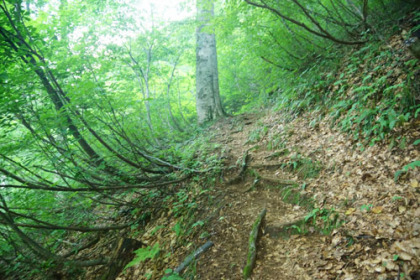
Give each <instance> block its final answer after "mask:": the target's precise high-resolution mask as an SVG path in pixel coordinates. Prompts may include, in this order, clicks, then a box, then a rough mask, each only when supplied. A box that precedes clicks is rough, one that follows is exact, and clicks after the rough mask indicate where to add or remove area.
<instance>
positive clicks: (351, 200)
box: [118, 112, 420, 279]
mask: <svg viewBox="0 0 420 280" xmlns="http://www.w3.org/2000/svg"><path fill="white" fill-rule="evenodd" d="M284 117H285V116H284V115H281V114H273V113H271V112H270V113H268V114H265V115H262V116H257V115H242V116H238V117H234V118H230V119H226V120H223V121H220V122H219V123H217V124H215V125H214V126H213V127H212V128H211V131H212V135H213V137H212V139H211V141H213V142H214V143H222V144H223V147H224V153H223V158H224V166H225V167H229V166H238V165H239V166H240V162H241V161H242V159H243V156H244V154H245V153H246V152H247V151H248V153H249V159H248V161H247V167H248V168H247V172H246V175H245V176H244V178H243V180H242V181H241V182H233V184H232V183H231V184H229V181H231V179H233V178H235V177H236V176H237V174H238V172H239V169H240V168H239V167H236V168H235V169H232V170H231V171H230V172H228V173H226V174H223V177H224V180H223V182H224V183H218V184H217V187H215V188H214V189H213V190H211V197H213V201H214V203H213V205H205V204H204V203H205V202H202V203H203V204H202V205H201V207H203V208H201V210H202V211H197V218H198V219H201V220H206V218H209V220H207V223H206V224H205V225H204V227H203V228H202V232H206V233H207V235H205V238H192V239H190V241H193V242H194V243H193V244H195V245H196V246H198V245H201V243H204V242H205V240H203V239H209V240H212V241H213V242H214V243H215V245H214V247H213V248H211V249H210V250H209V251H208V252H206V253H205V254H204V255H203V257H201V258H200V259H199V261H198V262H197V263H196V264H195V265H193V266H192V267H190V270H193V273H194V274H195V279H242V269H243V267H244V264H245V260H246V255H247V248H248V239H249V233H250V230H251V226H252V223H253V222H254V220H255V219H256V217H257V215H258V213H259V212H260V211H261V210H262V209H264V208H266V209H267V216H266V222H265V226H264V230H263V231H264V234H263V236H262V238H261V240H260V242H259V244H258V256H257V265H256V267H255V270H254V273H253V276H252V279H397V275H398V274H399V273H400V274H401V273H402V274H401V275H405V276H409V275H411V279H418V277H419V272H420V266H419V256H420V207H419V199H418V197H419V191H420V188H419V181H420V174H419V173H418V172H417V173H416V172H408V173H406V174H404V175H403V177H402V178H400V180H398V182H397V183H396V182H395V181H394V175H395V172H397V171H398V170H400V169H401V168H402V166H404V165H406V164H407V163H409V162H410V161H412V160H413V159H417V158H419V150H418V148H417V147H415V146H414V145H413V144H412V143H413V142H414V140H415V139H418V138H419V137H420V132H419V131H418V127H419V121H414V122H412V123H410V124H407V125H406V126H405V127H404V129H403V130H402V131H401V133H402V135H404V137H405V138H406V143H407V144H406V147H405V148H404V149H401V148H398V147H396V148H393V149H389V147H388V146H387V145H375V146H374V147H367V148H366V150H364V151H360V150H358V149H357V148H355V147H356V146H355V145H354V143H353V141H352V140H350V139H349V137H348V136H347V135H345V134H342V133H340V132H339V131H337V130H335V129H332V128H331V125H330V121H329V120H328V119H324V120H322V121H320V122H318V123H317V124H316V125H311V124H310V123H311V120H313V118H315V117H316V116H315V115H314V114H305V115H303V116H302V117H300V118H297V119H295V120H293V121H291V122H288V121H285V120H284ZM200 213H201V214H200ZM305 217H311V218H310V219H308V220H307V221H306V222H301V221H302V220H303V221H305ZM162 219H163V220H164V219H165V217H162ZM163 220H160V221H159V222H157V223H153V224H149V225H148V226H147V228H146V232H147V233H146V235H145V237H146V238H150V239H149V240H146V242H147V241H149V242H151V243H153V242H156V241H158V242H159V243H162V242H164V240H165V239H166V242H168V243H171V240H174V239H176V235H175V233H173V232H172V233H171V231H170V230H167V229H171V228H174V227H175V223H169V224H167V226H166V227H165V228H162V229H158V231H157V232H154V233H153V236H155V237H152V234H151V233H152V232H153V231H155V230H156V225H157V224H160V223H163V222H164V221H163ZM202 237H203V235H202ZM187 239H188V238H187ZM143 240H144V239H143ZM172 242H173V241H172ZM187 243H188V242H187ZM187 243H186V244H187ZM183 249H185V252H184V253H181V254H179V255H178V253H175V254H174V255H173V256H172V257H171V258H166V259H165V258H162V259H160V261H161V262H162V261H163V262H166V263H164V264H162V263H160V266H161V268H162V265H163V266H165V265H167V266H174V265H176V263H177V261H176V259H178V262H181V261H182V259H183V258H184V257H185V255H186V254H188V252H189V251H192V250H193V245H191V244H190V245H189V246H186V247H185V248H183ZM174 258H175V262H174ZM156 265H158V264H156V263H155V264H153V262H145V263H144V264H142V265H140V266H139V267H136V268H133V269H131V271H130V272H128V273H127V274H126V276H121V277H119V278H118V279H136V278H137V277H140V278H141V276H142V275H144V273H145V272H147V271H148V270H150V269H153V267H154V266H156ZM158 266H159V265H158ZM187 275H188V272H187ZM155 277H156V279H157V278H159V277H158V276H157V275H155ZM400 279H410V278H404V277H401V278H400Z"/></svg>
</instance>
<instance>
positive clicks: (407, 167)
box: [394, 160, 420, 182]
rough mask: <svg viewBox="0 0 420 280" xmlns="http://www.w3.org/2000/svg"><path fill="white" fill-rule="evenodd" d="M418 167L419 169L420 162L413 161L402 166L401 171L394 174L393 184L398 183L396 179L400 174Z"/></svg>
mask: <svg viewBox="0 0 420 280" xmlns="http://www.w3.org/2000/svg"><path fill="white" fill-rule="evenodd" d="M418 167H420V160H415V161H413V162H410V163H409V164H406V165H404V166H403V168H402V169H401V170H398V171H397V172H395V175H394V180H395V182H397V181H398V179H399V178H400V176H401V175H402V174H404V173H406V172H407V171H409V170H410V169H413V170H416V168H418Z"/></svg>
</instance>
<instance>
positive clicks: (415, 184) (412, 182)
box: [410, 179, 419, 188]
mask: <svg viewBox="0 0 420 280" xmlns="http://www.w3.org/2000/svg"><path fill="white" fill-rule="evenodd" d="M410 183H411V186H412V187H413V188H418V187H419V182H418V181H417V180H415V179H413V180H411V182H410Z"/></svg>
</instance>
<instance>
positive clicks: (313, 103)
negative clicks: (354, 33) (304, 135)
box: [275, 11, 420, 147]
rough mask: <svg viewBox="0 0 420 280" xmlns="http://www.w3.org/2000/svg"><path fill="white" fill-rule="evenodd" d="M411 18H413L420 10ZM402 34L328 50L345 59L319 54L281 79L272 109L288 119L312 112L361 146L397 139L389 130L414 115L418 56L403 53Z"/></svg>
mask: <svg viewBox="0 0 420 280" xmlns="http://www.w3.org/2000/svg"><path fill="white" fill-rule="evenodd" d="M414 17H415V18H414V20H419V19H420V12H419V11H417V12H415V13H414ZM395 29H399V27H398V26H396V28H395ZM403 39H404V38H402V37H401V36H399V35H394V36H392V37H390V38H389V39H387V40H386V41H384V42H382V41H380V42H378V41H373V42H370V43H366V44H365V45H362V46H360V47H354V48H353V49H351V50H344V51H343V50H341V49H338V48H336V49H331V50H330V51H331V53H332V54H334V55H333V57H340V56H342V55H344V56H345V57H346V58H344V59H343V60H338V59H326V58H325V57H323V58H319V59H318V61H317V62H318V63H316V64H314V65H313V66H312V67H310V68H308V69H307V70H306V71H304V72H303V73H301V74H300V75H298V78H293V79H292V77H290V79H284V81H282V83H283V84H280V85H279V87H280V88H282V91H281V95H280V96H278V98H277V102H276V105H275V109H276V110H282V111H286V112H287V116H288V118H290V119H293V118H295V117H296V116H298V115H299V114H302V113H304V112H307V111H308V110H312V111H317V112H319V114H320V116H321V117H322V116H323V117H326V116H328V117H329V119H330V120H331V123H332V124H333V125H335V126H337V127H339V128H340V129H341V130H342V131H344V132H346V133H348V134H350V135H351V136H352V137H353V139H354V140H355V141H357V142H358V143H360V146H361V147H363V146H365V145H374V144H375V143H377V142H380V141H383V140H389V141H390V142H393V141H395V140H401V139H396V137H397V136H395V132H396V131H398V129H399V128H401V127H403V126H404V124H405V123H407V122H410V121H411V120H412V119H416V118H418V117H419V114H420V104H419V100H418V92H419V89H420V82H419V79H418V77H419V75H420V70H419V69H420V68H419V61H418V59H415V58H414V57H413V56H411V55H410V54H409V52H408V50H407V49H406V47H405V46H404V45H403V42H402V41H403ZM340 54H341V55H340ZM290 75H291V76H295V75H296V74H295V73H293V74H290ZM316 121H317V120H313V122H311V124H312V125H315V123H316Z"/></svg>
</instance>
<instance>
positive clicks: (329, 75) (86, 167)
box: [0, 0, 420, 279]
mask: <svg viewBox="0 0 420 280" xmlns="http://www.w3.org/2000/svg"><path fill="white" fill-rule="evenodd" d="M198 2H199V3H200V2H201V3H204V2H206V0H199V1H198ZM212 2H213V1H212ZM418 4H419V3H418V1H414V0H413V1H408V0H405V1H403V0H400V1H395V0H338V1H336V0H334V1H332V0H311V1H302V0H288V1H272V0H255V1H250V0H245V1H241V0H227V1H214V16H213V17H212V18H211V19H210V22H209V24H208V26H206V27H205V29H204V32H208V33H211V34H213V33H214V34H216V42H217V63H218V82H219V86H220V99H221V103H222V105H223V108H224V111H225V113H226V115H227V116H234V115H239V114H242V113H247V112H251V111H252V112H259V111H262V110H265V109H266V108H271V109H272V110H274V111H278V112H285V113H286V115H287V116H288V117H289V118H290V120H292V119H294V118H296V117H298V116H300V115H301V114H303V113H305V112H307V111H316V112H317V113H318V115H319V119H321V118H323V117H326V116H328V117H330V118H331V119H332V120H333V121H332V122H331V125H332V126H335V127H337V128H339V129H341V130H342V131H344V132H345V133H347V134H348V135H349V136H350V137H351V139H352V140H353V141H354V143H355V144H354V145H355V146H356V147H357V148H359V149H361V150H363V149H365V147H369V146H373V145H375V144H377V143H386V144H387V145H396V143H399V141H400V140H401V139H400V138H398V135H397V134H396V131H397V130H398V129H399V128H401V127H404V125H405V124H407V123H410V122H412V121H413V120H415V119H418V115H419V113H420V105H419V102H420V72H419V68H418V65H419V64H418V57H419V51H418V42H419V40H418V39H416V38H417V37H420V36H419V33H420V29H419V28H420V25H419V23H420V11H419V9H418ZM0 9H1V11H0V60H1V63H0V85H1V87H0V235H1V238H0V263H1V268H0V278H6V279H7V278H10V279H32V278H33V279H45V278H42V277H44V276H45V275H47V276H48V277H50V278H52V279H54V277H58V276H57V275H58V274H60V273H62V274H63V273H64V274H66V273H67V275H68V274H70V275H83V269H84V268H86V267H92V266H98V265H104V264H108V263H109V261H110V259H109V257H107V256H103V257H99V258H96V257H95V258H89V257H88V256H84V258H82V259H79V258H78V257H75V256H76V255H77V254H78V253H79V251H82V250H84V249H85V248H88V247H89V245H90V244H93V243H94V241H95V240H96V239H97V238H99V236H102V235H103V234H105V233H109V232H114V233H115V232H119V231H121V230H124V229H125V230H128V229H129V230H131V233H130V234H131V237H133V236H140V235H141V232H142V229H143V228H144V226H145V224H147V223H149V222H150V221H151V220H153V219H154V218H155V217H156V213H160V211H169V209H171V211H170V212H171V215H172V217H174V218H179V217H184V219H183V221H182V222H181V223H180V225H181V224H182V227H183V228H185V229H189V230H191V231H195V230H197V229H198V228H199V227H200V226H201V224H196V222H195V220H194V219H193V218H192V217H193V216H194V212H195V211H196V209H197V205H196V204H194V197H195V196H197V197H198V196H199V195H202V193H203V192H205V191H206V190H207V189H209V188H211V187H212V186H214V184H216V181H217V180H216V178H218V177H219V175H218V174H220V172H222V171H223V169H224V167H223V166H222V161H221V158H220V156H219V155H218V154H217V153H212V151H214V150H215V149H220V144H214V143H210V142H208V139H207V138H206V137H207V136H206V134H205V133H204V132H206V131H207V132H208V128H209V127H211V125H212V124H213V123H214V122H213V121H214V120H210V121H209V122H206V123H204V124H200V125H198V124H197V112H196V96H195V93H196V70H195V69H196V68H195V66H196V41H195V40H196V30H197V26H198V25H199V24H200V23H199V22H198V21H197V20H196V18H195V17H196V3H193V2H190V1H186V2H182V3H179V6H177V9H178V11H177V12H178V14H179V15H182V16H178V17H175V18H171V16H169V15H168V14H166V15H165V13H163V14H160V13H158V12H157V11H158V9H157V8H156V7H154V6H153V4H147V3H143V2H142V1H129V0H119V1H93V0H92V1H81V0H55V1H48V0H42V1H41V0H39V1H37V0H28V1H22V0H2V1H0ZM395 34H399V35H401V40H402V41H404V40H407V42H406V43H405V45H404V44H403V43H401V46H403V47H401V48H399V47H398V48H395V47H394V46H391V44H390V41H389V38H390V37H391V36H394V35H395ZM410 38H411V41H410ZM413 38H414V39H413ZM416 44H417V45H416ZM416 48H417V51H416ZM410 50H411V51H412V53H411V54H409V55H408V57H409V58H408V59H405V60H399V59H395V58H396V57H399V56H401V55H403V54H408V53H409V52H410ZM416 56H417V58H416ZM396 67H398V69H399V70H398V71H400V72H401V71H402V73H403V74H404V75H403V77H404V78H402V79H398V77H400V76H401V75H402V74H401V73H395V70H394V69H395V68H396ZM401 69H402V70H401ZM360 71H365V72H363V73H361V72H360ZM400 74H401V75H400ZM396 77H397V78H396ZM313 121H314V122H313V125H316V122H317V121H318V120H317V119H314V120H313ZM232 129H234V128H232ZM207 132H206V133H207ZM416 166H419V162H418V161H413V162H411V166H408V167H406V169H405V171H406V170H408V169H410V168H411V169H414V170H415V168H416ZM399 175H400V173H399V174H396V180H397V179H398V176H399ZM192 189H193V190H194V191H192ZM174 205H175V210H174V208H173V207H174ZM120 216H129V218H126V219H124V220H121V219H119V218H118V217H120ZM168 219H170V218H168ZM122 221H123V222H122ZM178 230H180V229H179V228H178ZM175 231H177V230H175ZM179 234H180V232H177V235H179ZM177 242H181V241H179V240H178V239H177ZM148 252H149V253H150V252H153V250H152V251H148ZM150 254H151V253H150ZM148 258H152V257H150V256H148ZM72 273H74V274H72ZM74 277H75V276H74ZM81 277H82V276H81ZM174 277H175V276H174ZM74 279H75V278H74ZM173 279H176V278H173Z"/></svg>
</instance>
